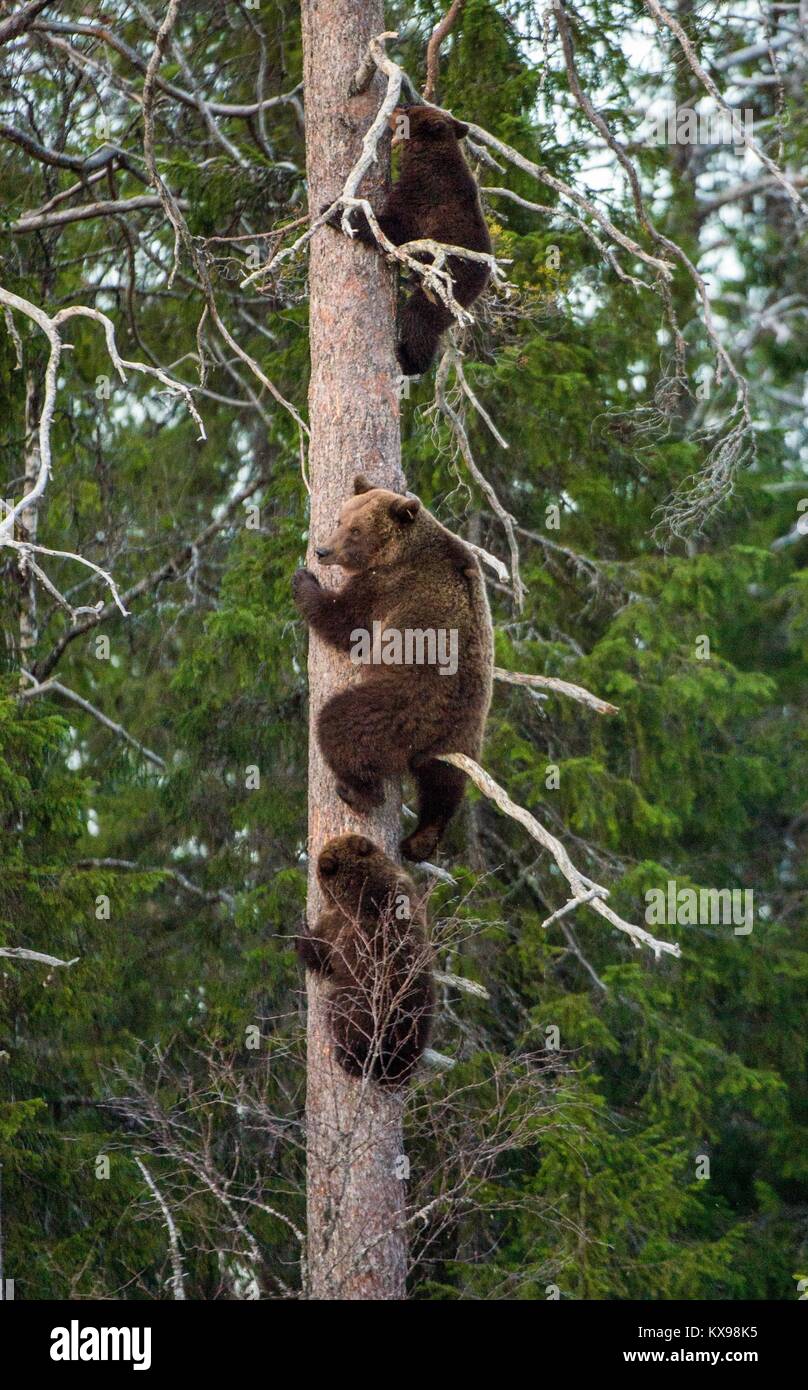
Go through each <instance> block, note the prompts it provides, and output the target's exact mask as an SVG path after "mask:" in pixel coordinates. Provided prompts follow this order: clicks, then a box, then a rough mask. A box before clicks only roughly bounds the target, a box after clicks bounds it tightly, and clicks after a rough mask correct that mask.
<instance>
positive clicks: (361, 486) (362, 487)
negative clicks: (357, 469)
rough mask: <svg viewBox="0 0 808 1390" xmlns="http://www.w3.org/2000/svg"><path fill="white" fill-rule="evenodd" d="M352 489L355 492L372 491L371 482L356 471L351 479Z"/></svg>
mask: <svg viewBox="0 0 808 1390" xmlns="http://www.w3.org/2000/svg"><path fill="white" fill-rule="evenodd" d="M353 490H354V492H355V493H357V492H372V491H373V484H372V483H369V482H368V480H367V478H366V477H365V475H364V473H357V474H356V477H355V478H354V480H353Z"/></svg>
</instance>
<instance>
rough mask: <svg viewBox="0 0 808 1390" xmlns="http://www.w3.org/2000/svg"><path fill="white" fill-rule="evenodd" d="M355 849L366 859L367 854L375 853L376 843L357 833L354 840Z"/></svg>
mask: <svg viewBox="0 0 808 1390" xmlns="http://www.w3.org/2000/svg"><path fill="white" fill-rule="evenodd" d="M354 849H355V850H356V853H357V854H360V855H361V856H362V858H363V859H364V858H366V857H367V855H369V854H372V853H373V850H374V844H373V841H372V840H368V839H366V838H365V836H364V835H357V836H356V837H355V840H354Z"/></svg>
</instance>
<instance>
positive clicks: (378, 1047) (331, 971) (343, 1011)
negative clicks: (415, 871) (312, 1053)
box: [297, 835, 435, 1086]
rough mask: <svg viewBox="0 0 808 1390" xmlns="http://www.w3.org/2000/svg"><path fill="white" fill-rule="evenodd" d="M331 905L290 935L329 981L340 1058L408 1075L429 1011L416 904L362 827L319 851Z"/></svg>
mask: <svg viewBox="0 0 808 1390" xmlns="http://www.w3.org/2000/svg"><path fill="white" fill-rule="evenodd" d="M317 877H318V879H319V881H320V887H321V889H322V891H323V896H324V897H325V899H326V902H327V904H328V906H327V907H326V909H325V911H324V912H323V913H322V915H321V917H320V918H319V921H318V922H317V924H316V926H315V927H314V928H313V930H309V929H307V930H306V932H305V934H304V935H303V936H300V937H298V939H297V950H298V954H299V956H300V958H301V960H302V961H303V962H304V964H305V965H306V966H307V967H308V969H309V970H313V971H315V973H316V974H318V975H322V976H323V977H324V978H325V979H326V980H327V982H328V995H329V998H328V1013H329V1022H330V1027H331V1032H332V1036H333V1039H334V1046H335V1050H336V1056H337V1061H338V1062H339V1064H340V1066H341V1067H343V1068H344V1069H345V1071H347V1072H348V1073H349V1074H350V1075H351V1076H367V1077H370V1078H371V1079H372V1080H373V1081H376V1082H377V1083H378V1084H379V1085H380V1086H401V1085H403V1084H404V1083H405V1082H407V1081H408V1080H409V1079H410V1077H411V1075H412V1073H413V1071H414V1070H415V1067H416V1066H417V1063H418V1060H419V1058H420V1057H421V1054H422V1053H423V1050H424V1048H425V1047H426V1045H427V1042H428V1041H429V1034H430V1029H431V1026H432V1019H433V1015H434V1011H435V995H434V986H433V983H432V963H433V962H432V956H431V952H430V950H429V947H428V945H427V941H426V932H425V917H424V913H423V908H422V907H421V905H420V904H418V903H417V901H416V889H415V886H414V884H413V883H412V882H411V880H410V879H409V878H408V877H407V875H406V874H405V873H404V872H403V871H402V870H401V869H400V868H399V867H398V866H397V865H396V864H394V863H393V861H392V859H388V857H387V855H386V854H384V853H383V851H382V850H381V849H379V847H378V845H375V844H374V843H373V842H372V840H367V839H365V837H364V835H340V836H338V837H336V838H335V839H333V840H329V841H328V842H327V844H326V845H325V846H324V848H323V850H322V852H321V854H320V857H319V859H318V861H317Z"/></svg>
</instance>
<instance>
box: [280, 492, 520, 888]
mask: <svg viewBox="0 0 808 1390" xmlns="http://www.w3.org/2000/svg"><path fill="white" fill-rule="evenodd" d="M321 539H322V543H320V541H321ZM315 555H316V556H317V559H318V562H319V565H320V567H321V569H320V572H321V573H322V572H323V569H322V567H330V566H332V565H339V566H340V567H341V568H342V570H343V571H344V572H345V574H346V575H347V576H348V578H347V581H346V583H345V584H344V585H343V586H342V588H340V589H339V590H336V591H335V590H334V589H331V588H328V589H324V588H323V587H322V586H321V584H320V581H319V579H318V578H317V576H316V575H314V574H312V573H311V571H310V570H298V572H297V574H296V575H295V577H294V591H295V600H296V603H297V606H298V608H299V610H300V612H301V613H302V614H303V616H304V617H305V619H306V621H307V622H308V623H309V625H310V626H311V628H312V629H313V630H314V631H315V632H317V633H319V635H320V636H321V637H322V638H323V639H324V640H325V641H326V642H328V643H329V644H330V645H331V646H332V647H334V648H335V649H336V650H337V651H343V652H347V651H349V650H351V649H352V647H354V646H355V645H356V642H357V637H358V636H359V635H366V636H367V637H368V638H370V634H371V633H373V634H374V636H375V637H378V638H379V639H380V640H379V641H378V643H377V647H378V650H377V651H376V653H375V658H377V659H374V654H373V652H368V653H367V656H368V657H369V658H370V659H368V660H367V661H366V662H364V663H363V664H362V665H361V671H362V679H361V681H360V682H359V683H358V684H357V683H354V684H351V685H348V686H346V688H345V689H344V690H341V691H339V693H338V694H336V695H334V696H332V698H331V699H330V700H329V701H328V702H327V704H325V705H324V706H323V708H322V709H321V710H320V713H319V715H318V718H317V738H318V740H319V743H320V747H321V749H322V751H323V755H324V757H325V759H326V761H327V763H328V765H329V767H330V768H331V769H332V771H333V772H334V773H335V775H336V778H337V793H338V795H339V796H340V797H341V798H342V800H343V801H344V802H345V803H346V804H347V805H348V806H350V807H352V809H353V810H354V811H357V812H359V813H360V814H363V815H366V814H368V813H369V812H370V811H372V810H373V808H374V807H376V806H380V805H381V804H382V803H383V801H384V782H385V780H386V779H389V778H391V777H399V776H401V775H402V774H404V773H407V772H409V773H411V774H412V776H413V777H414V778H415V781H416V783H417V785H418V812H419V817H418V824H417V826H416V827H415V829H414V830H413V831H412V833H411V834H410V835H408V836H407V837H406V839H404V840H403V841H402V843H401V853H402V854H403V855H404V857H405V859H412V860H415V861H419V860H424V859H428V858H429V857H430V856H431V855H432V854H433V853H434V851H435V849H436V848H437V845H438V842H439V840H440V838H441V836H442V835H443V832H444V830H445V829H446V826H447V825H448V823H449V821H450V819H451V817H452V815H453V814H454V812H455V811H456V809H457V807H458V805H459V804H460V801H461V799H462V797H463V791H464V788H465V777H464V774H463V773H462V772H460V771H458V769H457V768H456V767H450V766H448V765H447V764H446V763H444V762H440V761H439V760H438V757H437V756H436V755H438V754H440V753H465V754H467V755H468V756H469V757H472V758H479V756H480V752H481V749H482V741H483V731H484V728H485V720H486V716H487V714H488V707H489V705H490V703H491V686H492V681H493V632H492V628H491V615H490V613H489V609H488V599H487V596H486V591H485V583H484V580H483V577H482V574H481V572H480V566H479V563H478V561H477V558H476V556H475V555H474V554H473V552H472V551H471V550H470V549H469V547H468V546H467V545H466V544H465V542H464V541H462V540H461V539H460V538H459V537H458V536H455V535H453V534H452V532H451V531H447V529H446V527H445V526H442V525H441V523H440V522H439V521H438V520H437V519H436V518H435V517H434V516H432V515H431V513H430V512H428V511H427V509H426V507H422V506H421V503H420V501H419V500H418V498H417V497H412V496H402V495H401V493H398V492H393V491H391V490H390V489H389V488H378V487H372V486H371V484H370V483H369V482H368V480H367V478H365V477H364V476H363V475H362V474H359V475H358V476H357V477H356V478H355V479H354V495H353V497H350V498H348V499H346V501H345V502H344V503H343V506H342V508H341V509H340V516H339V525H338V526H337V528H336V530H335V531H333V533H332V532H330V531H329V534H328V537H322V538H320V537H319V536H315ZM385 637H387V638H389V639H391V640H390V643H389V645H390V646H391V647H392V650H390V651H388V652H384V651H383V650H382V642H383V640H384V639H385ZM428 639H431V650H429V649H428V648H427V641H428ZM370 645H371V644H370V642H368V646H370ZM387 656H389V657H390V658H391V659H390V660H387V659H386V657H387ZM441 657H442V658H443V660H441ZM430 658H431V659H430Z"/></svg>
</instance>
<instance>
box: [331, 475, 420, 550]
mask: <svg viewBox="0 0 808 1390" xmlns="http://www.w3.org/2000/svg"><path fill="white" fill-rule="evenodd" d="M420 512H421V503H420V502H419V500H418V498H417V497H404V496H402V494H401V493H400V492H390V491H389V490H388V489H387V488H384V487H374V486H373V484H372V483H369V482H368V480H367V478H365V477H364V476H363V475H362V474H361V473H358V474H357V475H356V477H355V478H354V495H353V497H351V498H349V499H348V501H347V502H346V503H344V505H343V507H342V509H341V511H340V514H339V525H338V526H337V529H336V531H334V533H333V535H331V536H329V538H328V540H327V541H326V542H325V545H318V546H316V547H315V551H314V553H315V555H316V556H317V559H318V560H319V562H320V564H321V565H341V566H342V568H343V569H344V570H348V572H349V573H351V574H360V573H361V572H362V571H363V570H368V569H385V568H389V567H392V566H394V565H397V564H399V563H400V562H401V560H402V559H403V558H404V555H405V554H406V552H407V550H408V549H409V550H411V549H412V540H413V533H414V529H415V528H416V527H417V524H418V521H419V513H420Z"/></svg>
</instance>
